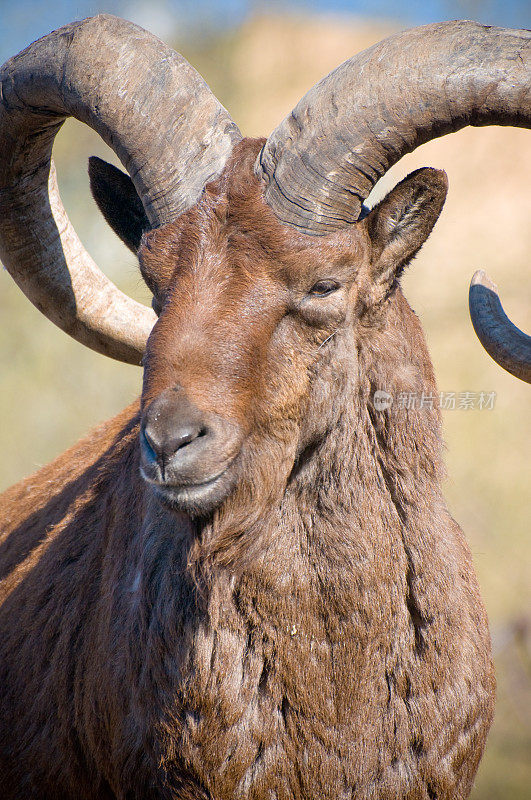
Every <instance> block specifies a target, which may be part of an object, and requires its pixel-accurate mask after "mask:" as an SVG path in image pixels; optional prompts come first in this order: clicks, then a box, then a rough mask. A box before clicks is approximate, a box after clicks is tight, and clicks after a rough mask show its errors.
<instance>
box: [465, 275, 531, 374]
mask: <svg viewBox="0 0 531 800" xmlns="http://www.w3.org/2000/svg"><path fill="white" fill-rule="evenodd" d="M468 304H469V308H470V318H471V320H472V325H473V326H474V330H475V332H476V335H477V337H478V339H479V341H480V342H481V344H482V345H483V347H484V348H485V350H486V351H487V353H488V354H489V356H490V357H491V358H492V359H494V361H495V362H496V363H497V364H499V365H500V367H503V369H505V370H507V372H510V373H511V375H516V377H517V378H520V379H521V380H523V381H526V383H531V336H528V335H527V334H526V333H524V332H523V331H521V330H520V329H519V328H517V327H516V325H513V323H512V322H511V320H510V319H509V317H508V316H507V314H506V313H505V311H504V310H503V307H502V304H501V302H500V298H499V295H498V288H497V286H496V284H495V283H493V282H492V281H491V279H490V278H489V276H488V275H487V274H486V273H485V272H484V271H483V270H478V271H477V272H475V273H474V275H473V277H472V280H471V282H470V290H469V294H468Z"/></svg>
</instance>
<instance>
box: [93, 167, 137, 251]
mask: <svg viewBox="0 0 531 800" xmlns="http://www.w3.org/2000/svg"><path fill="white" fill-rule="evenodd" d="M88 172H89V178H90V189H91V191H92V196H93V197H94V200H95V201H96V203H97V205H98V208H99V209H100V211H101V213H102V214H103V216H104V217H105V219H106V220H107V222H108V223H109V225H110V226H111V228H112V229H113V231H114V232H115V233H116V234H117V235H118V236H119V237H120V239H121V240H122V242H123V243H124V244H125V245H126V246H127V247H128V248H129V249H130V250H132V251H133V253H135V254H136V252H137V251H138V248H139V247H140V240H141V239H142V234H143V233H144V231H147V230H148V229H149V220H148V218H147V216H146V212H145V211H144V206H143V205H142V201H141V200H140V197H139V196H138V195H137V193H136V189H135V187H134V184H133V181H132V180H131V178H130V177H129V175H126V174H125V172H122V171H121V170H119V169H117V168H116V167H113V165H112V164H108V163H107V162H106V161H103V160H102V159H101V158H97V157H96V156H91V157H90V158H89V168H88Z"/></svg>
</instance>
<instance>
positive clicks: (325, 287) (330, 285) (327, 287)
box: [309, 280, 340, 297]
mask: <svg viewBox="0 0 531 800" xmlns="http://www.w3.org/2000/svg"><path fill="white" fill-rule="evenodd" d="M339 287H340V284H339V283H338V282H337V281H333V280H325V281H317V283H314V285H313V286H312V288H311V289H310V292H309V294H313V295H314V296H316V297H325V296H326V295H327V294H332V292H335V291H337V290H338V289H339Z"/></svg>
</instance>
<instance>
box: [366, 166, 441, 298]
mask: <svg viewBox="0 0 531 800" xmlns="http://www.w3.org/2000/svg"><path fill="white" fill-rule="evenodd" d="M447 191H448V179H447V177H446V173H445V172H443V171H442V170H438V169H430V168H428V167H425V168H424V169H418V170H416V171H415V172H412V173H411V175H408V176H407V178H404V180H403V181H401V182H400V183H399V184H398V185H397V186H395V188H394V189H392V190H391V191H390V192H389V194H388V195H387V196H386V197H385V198H384V199H383V200H382V201H381V202H380V203H379V204H378V205H377V206H376V207H375V208H374V209H373V210H372V211H371V212H370V213H369V215H368V217H367V226H368V230H369V236H370V238H371V244H372V258H371V266H372V270H371V271H372V275H371V277H372V280H373V281H374V283H375V288H376V287H379V288H380V292H382V293H383V294H385V293H386V292H388V291H389V289H390V287H391V286H392V285H393V284H394V282H395V281H396V279H397V278H399V277H400V274H401V273H402V271H403V269H404V267H405V266H406V264H407V263H408V261H410V260H411V259H412V258H413V256H414V255H415V253H417V252H418V250H420V248H421V247H422V245H423V244H424V242H425V241H426V239H427V238H428V236H429V235H430V233H431V230H432V228H433V226H434V225H435V223H436V221H437V218H438V217H439V214H440V213H441V210H442V207H443V205H444V201H445V199H446V192H447ZM377 294H378V292H377Z"/></svg>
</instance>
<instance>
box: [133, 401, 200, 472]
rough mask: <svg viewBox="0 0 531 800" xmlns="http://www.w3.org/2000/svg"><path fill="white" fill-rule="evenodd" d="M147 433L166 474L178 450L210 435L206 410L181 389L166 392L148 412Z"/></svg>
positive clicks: (154, 402) (148, 440)
mask: <svg viewBox="0 0 531 800" xmlns="http://www.w3.org/2000/svg"><path fill="white" fill-rule="evenodd" d="M143 433H144V437H145V439H146V442H147V443H148V445H149V447H150V448H151V450H152V451H153V453H154V454H155V457H156V459H157V462H158V464H159V466H160V468H161V470H162V473H163V474H164V471H165V468H166V466H167V465H168V464H169V463H170V461H171V460H172V459H173V458H174V456H175V455H176V453H177V452H178V451H179V450H182V449H183V448H186V447H187V446H188V445H190V444H191V443H192V442H194V441H195V440H196V439H198V438H200V437H202V436H208V433H209V429H208V426H207V425H206V422H205V418H204V414H203V413H202V412H201V411H200V410H199V409H198V408H197V406H195V405H193V403H191V402H190V401H189V400H188V398H187V397H186V396H185V395H184V394H182V393H179V392H171V393H170V394H167V393H163V395H161V396H159V397H158V398H156V400H154V401H153V402H152V403H151V405H150V407H149V409H148V410H147V413H146V415H145V420H144V427H143Z"/></svg>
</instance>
